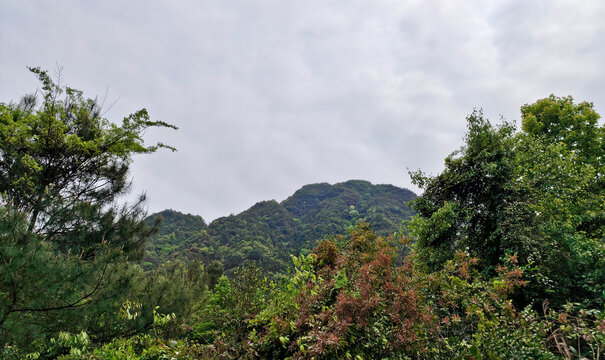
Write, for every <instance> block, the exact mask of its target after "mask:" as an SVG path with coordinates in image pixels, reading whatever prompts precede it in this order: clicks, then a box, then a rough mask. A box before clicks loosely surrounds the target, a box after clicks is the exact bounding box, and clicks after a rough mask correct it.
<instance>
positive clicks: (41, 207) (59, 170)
mask: <svg viewBox="0 0 605 360" xmlns="http://www.w3.org/2000/svg"><path fill="white" fill-rule="evenodd" d="M32 71H33V72H34V73H35V74H36V75H37V76H38V77H39V79H40V81H41V82H42V89H43V95H44V98H43V103H42V104H41V105H37V104H36V97H35V96H26V97H25V98H24V99H23V100H22V101H21V102H20V103H19V104H13V103H10V104H0V175H1V178H0V200H1V204H0V236H1V238H0V241H1V244H0V358H2V359H9V360H12V359H23V358H30V359H36V358H37V359H63V360H66V359H145V360H150V359H233V358H247V359H273V358H277V359H280V358H289V359H375V358H383V359H442V358H455V359H572V358H574V359H575V358H578V359H584V358H588V359H598V358H602V357H603V356H605V312H604V308H603V306H604V304H605V287H604V286H605V260H604V259H605V238H604V236H605V233H604V232H605V211H604V210H605V209H604V206H605V199H604V195H605V191H604V190H605V187H604V185H605V183H604V181H603V176H604V172H603V171H604V163H605V127H604V126H603V125H599V122H598V119H599V116H598V114H596V112H595V111H594V110H593V106H592V104H589V103H580V104H574V102H573V99H572V98H571V97H567V98H558V97H555V96H550V97H548V98H545V99H541V100H538V101H537V102H536V103H534V104H530V105H525V106H523V107H522V109H521V113H522V118H523V121H522V129H521V131H518V130H517V129H516V128H515V126H514V125H513V124H509V123H502V124H500V125H493V124H491V123H490V122H489V121H488V120H487V119H485V118H484V117H483V115H482V114H481V112H474V113H473V114H471V115H470V116H469V118H468V132H467V136H466V138H465V144H464V146H463V147H461V148H460V150H458V151H456V152H454V153H453V154H452V155H451V156H449V157H448V158H447V159H446V162H445V169H444V171H443V172H442V173H441V174H438V175H436V176H434V177H430V176H426V175H424V174H422V173H421V172H415V173H413V174H412V179H413V181H414V182H415V183H416V184H417V185H418V186H419V187H421V188H423V189H424V193H423V194H422V195H421V196H419V197H418V198H417V199H415V200H414V201H413V205H414V208H415V209H416V211H417V212H418V213H417V215H416V216H415V217H414V218H413V219H412V220H411V221H410V222H409V224H408V226H407V228H406V229H403V228H402V229H401V230H399V231H394V230H393V229H395V227H396V226H398V225H399V224H398V223H397V222H398V221H399V220H398V219H400V218H401V217H402V216H403V217H405V216H407V215H408V214H409V213H408V211H409V210H408V209H407V208H405V207H403V206H395V205H393V206H392V205H390V204H391V203H388V202H385V201H384V199H382V200H381V199H380V197H383V198H391V197H393V196H394V195H395V194H398V193H401V194H403V193H402V192H401V190H398V189H396V188H394V187H388V186H387V187H372V186H371V185H370V184H368V183H365V182H360V181H353V182H347V183H343V184H337V185H334V186H330V185H327V184H318V185H310V186H308V187H306V188H303V189H301V190H300V191H298V192H297V193H296V194H294V195H293V196H292V197H290V198H289V199H287V200H286V201H284V202H282V203H281V204H280V203H277V202H274V201H273V202H264V203H259V204H257V205H255V206H254V207H252V208H251V209H249V210H247V211H245V212H244V213H242V214H239V215H237V216H230V217H226V218H222V219H219V220H217V221H215V222H213V223H212V224H210V226H207V225H206V224H205V222H204V221H203V220H202V219H201V218H199V217H195V216H187V215H182V214H179V213H177V212H173V211H166V212H164V213H163V214H162V217H163V218H164V221H165V225H164V227H163V228H162V229H161V230H160V232H159V233H158V234H157V235H156V237H155V238H154V241H151V242H149V239H150V237H151V236H152V235H153V233H154V232H155V231H157V230H158V228H157V227H158V224H157V222H156V221H155V220H154V219H156V218H157V217H152V218H151V219H147V220H146V219H145V217H144V214H143V213H142V211H141V208H140V204H135V205H134V206H130V207H124V206H120V205H119V201H118V199H119V196H120V195H121V194H123V193H124V192H125V191H126V190H127V188H128V183H127V181H126V174H127V170H128V167H129V165H130V162H131V159H132V156H133V155H134V154H140V153H152V152H154V151H156V150H157V149H158V148H160V147H166V146H164V145H162V144H157V145H153V146H147V145H145V144H144V142H143V139H142V136H141V135H142V133H143V131H144V130H145V129H146V128H148V127H151V126H160V127H170V126H169V125H168V124H166V123H161V122H153V121H150V120H149V117H148V115H147V113H146V112H145V111H144V110H141V111H139V112H137V113H135V114H133V115H130V116H128V117H126V118H125V119H124V121H123V122H122V124H121V125H120V126H118V125H115V124H112V123H110V122H109V121H107V120H105V119H104V118H102V115H101V111H100V109H99V108H98V106H97V105H96V102H95V101H93V100H90V99H85V98H83V96H82V93H80V92H79V91H76V90H73V89H69V88H62V87H60V86H58V85H56V84H55V83H54V82H53V81H52V80H51V79H50V78H49V77H48V76H47V74H46V73H45V72H44V71H40V70H39V69H32ZM373 191H378V194H379V195H378V197H376V198H375V197H374V195H373ZM366 193H367V194H369V196H366V195H365V194H366ZM406 194H407V193H406ZM408 195H410V194H407V195H406V196H408ZM401 200H405V201H407V200H409V199H407V198H406V199H404V198H403V197H402V198H401ZM396 201H399V200H398V199H396ZM385 203H386V204H389V205H386V207H385V208H383V209H380V206H381V204H385ZM400 205H402V204H400ZM361 220H367V221H370V222H374V229H375V230H376V231H378V232H380V233H381V234H382V236H381V235H380V234H377V233H376V232H375V231H374V230H372V228H371V227H370V225H367V224H366V223H365V222H363V221H361ZM215 223H216V224H215ZM345 230H346V231H345ZM343 231H345V233H344V234H343V235H339V236H332V237H325V236H324V234H326V233H330V232H343ZM315 240H320V241H319V242H318V243H315V242H314V241H315ZM146 244H147V245H146ZM146 246H147V249H148V250H149V252H148V255H147V256H148V258H147V259H148V261H147V262H148V264H146V263H145V262H144V260H143V256H144V250H145V247H146ZM257 248H258V249H260V250H257ZM288 248H290V249H291V251H294V252H300V254H299V255H297V256H293V257H292V258H291V261H292V263H293V264H292V267H290V268H289V269H288V270H287V273H286V274H285V275H282V276H280V275H279V273H280V271H283V270H284V263H283V262H284V258H285V255H286V254H287V252H286V249H288ZM244 260H252V261H244ZM223 264H225V267H227V268H228V270H229V271H227V272H226V275H222V273H223ZM141 265H143V266H144V267H146V268H147V271H145V270H144V269H143V266H141Z"/></svg>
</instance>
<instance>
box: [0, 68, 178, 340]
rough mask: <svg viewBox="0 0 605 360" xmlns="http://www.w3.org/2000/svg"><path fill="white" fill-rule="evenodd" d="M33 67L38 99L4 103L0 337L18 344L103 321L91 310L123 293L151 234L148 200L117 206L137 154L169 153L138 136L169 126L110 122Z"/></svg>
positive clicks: (136, 118) (142, 119)
mask: <svg viewBox="0 0 605 360" xmlns="http://www.w3.org/2000/svg"><path fill="white" fill-rule="evenodd" d="M30 71H31V72H33V73H34V74H35V75H36V76H37V77H38V79H39V80H40V82H41V89H42V103H41V104H40V105H38V104H37V101H38V97H37V96H36V95H27V96H25V97H24V98H23V99H22V100H21V102H20V103H19V104H15V103H8V104H6V103H2V104H0V206H1V211H0V224H1V225H2V228H1V229H0V231H1V238H0V241H1V242H2V243H1V244H0V255H1V256H0V340H1V342H7V341H8V342H11V341H17V340H19V342H21V343H23V344H25V343H27V342H28V341H29V340H30V338H31V337H38V336H45V334H49V333H52V332H53V331H56V330H58V329H61V330H68V331H70V330H77V328H79V327H82V326H84V325H83V323H85V322H86V321H89V322H90V321H100V322H103V317H102V316H98V317H97V316H93V314H92V313H91V312H93V311H96V312H97V314H96V315H100V314H103V313H106V312H107V311H108V309H109V308H110V307H115V306H116V304H118V303H119V299H120V298H121V297H122V296H123V295H124V294H126V293H127V292H128V289H129V288H130V281H131V280H132V274H133V272H134V271H135V270H133V268H132V267H131V266H129V262H133V261H138V260H139V259H140V258H141V256H142V253H143V245H144V243H145V240H146V239H147V238H148V237H149V236H150V234H152V233H153V231H154V228H153V227H149V226H147V225H146V224H145V223H144V222H143V221H142V219H143V215H144V211H143V209H142V208H141V206H140V205H141V202H142V201H143V200H144V197H141V199H140V200H139V202H137V203H135V204H134V205H131V206H127V205H123V206H121V205H119V202H118V200H119V197H120V196H121V195H124V194H125V193H126V192H127V191H128V189H129V185H130V183H129V181H128V177H127V172H128V168H129V165H130V163H131V162H132V156H133V155H135V154H143V153H153V152H154V151H156V150H158V149H159V148H162V147H164V148H169V149H172V148H171V147H169V146H166V145H163V144H162V143H158V144H155V145H152V146H147V145H145V143H144V141H143V138H142V135H143V133H144V131H145V130H146V129H148V128H150V127H170V128H175V127H174V126H172V125H169V124H167V123H164V122H161V121H150V119H149V115H148V114H147V111H146V110H145V109H142V110H139V111H137V112H136V113H134V114H131V115H129V116H127V117H125V118H124V120H123V121H122V123H121V125H116V124H114V123H111V122H109V121H108V120H107V119H105V118H103V114H102V109H101V107H100V106H99V105H98V103H97V102H96V101H95V100H92V99H86V98H84V97H83V94H82V92H81V91H78V90H75V89H72V88H69V87H63V86H61V85H60V84H57V83H55V82H54V81H53V80H52V79H51V78H50V77H49V75H48V74H47V72H46V71H42V70H40V69H39V68H30ZM172 150H174V149H172ZM105 316H106V315H105ZM23 334H28V336H22V335H23Z"/></svg>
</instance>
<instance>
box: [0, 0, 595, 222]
mask: <svg viewBox="0 0 605 360" xmlns="http://www.w3.org/2000/svg"><path fill="white" fill-rule="evenodd" d="M486 3H487V2H483V1H475V2H472V1H462V0H461V1H451V0H450V1H446V0H444V1H388V0H384V1H369V0H367V1H282V0H279V1H278V0H275V1H228V0H221V1H218V0H217V1H193V0H191V1H138V2H136V1H135V2H128V4H127V5H124V4H123V2H118V1H105V2H102V3H97V4H89V3H84V2H76V1H40V2H37V4H36V5H35V6H33V5H30V4H28V3H26V2H20V1H16V0H15V1H10V0H0V46H1V48H2V49H3V51H2V52H0V65H2V66H1V67H0V79H1V81H2V84H3V86H1V87H0V101H8V100H11V99H17V98H18V97H19V96H20V95H22V94H24V93H25V92H30V91H31V90H32V89H33V88H35V86H36V83H35V81H34V79H33V77H32V76H31V75H29V74H28V73H27V72H26V70H25V66H26V65H39V66H42V67H45V68H53V67H54V66H55V64H56V63H58V64H60V65H62V66H64V68H65V70H64V77H65V82H66V83H68V84H70V85H72V86H74V87H77V88H81V89H83V90H85V91H86V92H87V93H88V94H89V95H94V94H98V93H100V94H104V92H105V91H106V89H107V88H108V89H109V90H108V94H109V96H108V100H107V103H112V102H113V101H114V100H116V99H118V98H119V100H118V101H117V102H116V103H115V105H113V107H111V109H110V110H109V112H108V114H107V116H108V117H110V118H111V119H115V120H119V119H120V117H121V116H123V115H124V114H126V113H129V112H132V111H135V110H137V109H138V108H140V107H146V108H148V110H149V111H150V113H151V115H152V116H153V117H154V118H156V119H161V120H166V121H170V122H172V123H174V124H176V125H177V126H179V127H180V130H179V131H178V132H175V133H171V132H161V133H159V132H150V133H149V134H148V137H149V139H150V140H157V139H162V141H165V142H167V143H170V144H172V145H175V146H176V147H178V149H179V151H178V152H177V153H169V152H164V153H159V154H154V155H152V156H141V157H138V158H137V159H136V160H135V164H134V166H133V172H132V175H133V178H134V181H135V191H142V190H146V191H147V193H148V195H149V198H150V203H149V207H150V210H151V211H156V210H160V209H163V208H174V209H178V210H182V211H187V212H192V213H196V214H200V215H202V216H203V217H204V218H206V219H213V218H216V217H218V216H221V215H226V214H229V213H237V212H239V211H241V210H243V209H245V208H247V207H248V206H250V205H252V204H253V203H254V202H256V201H259V200H263V199H271V198H276V199H278V200H281V199H283V198H285V197H286V196H287V195H289V194H290V193H292V192H293V191H294V190H296V189H297V188H298V187H300V186H302V185H304V184H306V183H311V182H319V181H328V182H336V181H342V180H347V179H350V178H361V179H367V180H370V181H372V182H375V183H393V184H396V185H399V186H405V187H410V188H412V189H413V190H416V189H414V188H413V187H412V186H411V184H410V182H409V179H408V176H407V172H406V168H411V169H416V168H423V169H425V170H428V171H429V172H432V173H435V172H437V171H439V169H440V168H441V166H442V163H443V158H444V157H445V156H446V155H447V154H449V153H450V152H451V151H453V150H455V149H456V148H457V147H459V146H460V144H461V141H462V140H461V138H462V136H463V134H464V128H465V116H466V115H467V114H468V113H470V112H471V111H472V109H473V108H475V107H483V108H484V109H485V112H486V114H488V115H489V116H490V118H492V119H493V120H497V118H498V115H503V116H505V117H506V118H507V119H515V118H517V117H518V109H519V107H520V106H521V105H523V104H524V103H528V102H533V101H535V100H536V99H538V98H540V97H545V96H548V95H549V94H550V93H555V94H557V95H569V94H571V95H574V96H575V97H576V98H577V99H582V100H589V101H594V102H595V105H596V107H597V110H600V109H601V108H602V106H603V105H604V104H603V95H604V91H603V87H602V86H601V84H603V80H605V79H604V78H605V75H604V72H603V70H602V64H603V63H605V40H604V39H605V36H604V35H605V34H604V31H605V25H604V24H603V22H602V21H601V19H602V18H603V17H604V15H605V7H604V5H601V2H600V1H585V2H583V3H582V4H581V5H577V4H576V3H574V2H572V1H501V2H494V3H493V4H490V5H486ZM490 3H491V2H490ZM601 112H602V111H601Z"/></svg>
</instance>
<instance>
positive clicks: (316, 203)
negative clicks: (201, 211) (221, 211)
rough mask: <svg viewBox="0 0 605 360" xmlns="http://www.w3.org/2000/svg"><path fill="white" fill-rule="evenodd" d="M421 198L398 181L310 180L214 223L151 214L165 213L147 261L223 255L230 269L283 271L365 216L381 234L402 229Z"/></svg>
mask: <svg viewBox="0 0 605 360" xmlns="http://www.w3.org/2000/svg"><path fill="white" fill-rule="evenodd" d="M415 197H416V195H415V194H414V193H413V192H412V191H410V190H407V189H402V188H398V187H396V186H393V185H373V184H371V183H370V182H367V181H362V180H350V181H346V182H343V183H338V184H334V185H331V184H328V183H320V184H311V185H305V186H303V187H302V188H301V189H299V190H298V191H296V192H295V193H294V194H293V195H292V196H290V197H289V198H287V199H286V200H284V201H282V202H281V203H279V202H277V201H275V200H270V201H261V202H259V203H257V204H255V205H254V206H252V207H251V208H249V209H248V210H246V211H244V212H242V213H240V214H237V215H230V216H226V217H221V218H218V219H216V220H214V221H213V222H212V223H210V224H209V225H206V223H205V222H204V220H203V219H202V218H201V217H200V216H196V215H190V214H182V213H179V212H178V211H174V210H164V211H162V212H160V213H157V214H153V215H151V216H150V217H149V218H148V221H150V222H153V221H154V220H155V219H156V218H158V217H161V218H162V225H161V226H160V230H159V232H158V233H157V234H156V235H155V236H154V237H153V238H152V239H150V241H149V243H148V246H147V252H146V256H145V260H144V261H145V264H144V265H145V267H146V268H152V267H154V266H157V265H159V264H160V263H162V262H164V261H166V260H168V259H171V258H179V259H185V260H193V259H199V260H202V261H203V262H205V263H208V262H210V261H212V260H219V261H221V262H222V263H223V266H224V267H225V269H226V270H229V269H232V268H234V267H236V266H238V265H240V264H242V263H244V262H245V261H248V260H250V261H254V262H256V263H257V264H258V265H259V266H261V267H262V268H263V269H265V270H266V271H269V272H276V273H277V272H283V271H284V270H285V269H287V267H288V266H289V265H290V262H291V260H290V255H292V254H294V255H297V254H299V253H301V252H308V251H309V249H312V248H313V247H314V245H315V244H316V242H317V241H318V240H321V239H322V238H324V237H326V236H332V235H339V234H345V233H346V232H347V230H348V229H349V228H350V227H351V226H352V225H354V224H356V223H357V222H359V221H365V222H368V223H370V224H371V225H372V228H373V229H374V231H376V233H378V234H380V235H388V234H392V233H393V232H396V231H397V230H398V229H399V227H400V226H401V223H402V221H404V220H407V219H409V218H410V217H411V216H412V215H413V214H414V212H413V210H412V209H411V208H410V207H409V206H408V202H409V201H410V200H413V199H414V198H415Z"/></svg>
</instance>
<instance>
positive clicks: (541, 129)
mask: <svg viewBox="0 0 605 360" xmlns="http://www.w3.org/2000/svg"><path fill="white" fill-rule="evenodd" d="M561 109H567V110H565V111H563V110H561ZM573 109H576V110H573ZM577 109H583V110H582V111H579V110H577ZM587 109H588V110H591V109H592V107H591V106H588V105H586V104H583V105H582V104H581V105H579V106H578V107H576V106H574V105H573V104H572V103H571V98H565V99H558V98H554V97H551V98H549V99H544V100H540V101H538V102H537V103H536V104H534V105H526V106H524V107H523V108H522V112H523V116H524V119H525V120H524V129H525V130H526V131H527V132H526V133H517V132H515V128H514V126H513V125H511V124H508V123H504V124H502V125H500V126H493V125H492V124H491V123H490V122H489V121H488V120H487V119H484V118H483V116H482V114H481V113H480V112H474V113H473V114H472V115H471V116H469V118H468V133H467V136H466V138H465V146H464V147H462V148H461V150H460V151H457V152H455V153H453V154H452V155H450V156H449V157H448V158H447V159H446V162H445V169H444V171H443V172H442V173H441V174H439V175H437V176H435V177H428V176H425V175H424V174H422V173H421V172H416V173H413V174H412V179H413V180H414V181H415V183H416V184H417V185H419V186H420V187H422V188H424V189H425V192H424V194H423V195H422V196H421V197H419V198H418V199H417V200H416V201H415V207H416V209H417V210H418V213H419V216H418V217H417V218H416V219H414V221H413V222H412V223H411V230H412V231H413V233H414V234H415V236H416V237H417V245H416V248H417V250H418V254H419V259H420V260H421V261H422V262H423V263H425V264H426V265H428V266H429V268H431V269H433V270H437V269H440V268H441V267H442V266H443V265H444V264H445V263H446V261H447V260H449V259H451V258H452V257H453V254H454V253H455V252H456V251H468V252H469V253H470V254H471V255H472V256H474V257H477V258H478V259H479V261H480V269H481V270H482V272H483V274H484V275H487V276H493V275H494V274H495V269H496V268H497V266H498V265H499V263H500V262H501V259H502V258H505V257H507V256H510V255H511V254H516V256H518V258H519V260H520V261H521V263H522V264H523V265H529V266H531V267H532V271H531V272H529V273H528V278H529V280H530V282H529V285H528V286H527V287H526V288H524V289H523V290H522V291H520V292H518V293H517V294H516V295H515V299H516V301H517V304H518V305H524V304H529V303H534V304H540V303H541V302H542V301H543V300H546V299H548V300H550V301H551V303H552V305H555V306H559V305H561V304H563V303H565V302H566V301H572V302H573V301H577V302H584V303H596V304H602V303H603V302H605V292H604V291H605V288H604V287H603V284H605V270H604V269H605V263H604V262H603V258H604V255H605V242H604V239H603V231H604V230H605V222H603V221H602V220H601V219H603V214H604V210H605V209H604V207H603V204H604V203H605V198H604V197H603V190H602V187H600V185H599V176H600V175H599V172H600V170H599V164H598V161H597V160H596V159H600V158H601V155H597V154H598V151H597V150H598V148H599V146H602V140H599V139H602V137H600V136H601V135H598V136H597V135H595V134H598V133H599V131H601V130H598V129H597V128H596V127H595V123H594V121H596V119H597V118H598V115H596V114H595V113H594V112H590V111H588V110H587ZM573 111H579V112H580V113H581V114H583V115H581V116H580V115H577V114H576V115H577V116H576V115H573V116H572V115H570V114H569V113H570V112H573ZM591 111H592V110H591ZM545 114H548V115H547V116H546V115H545ZM558 117H560V118H558ZM569 118H573V119H575V120H574V121H575V122H573V124H575V125H573V126H571V125H565V124H566V123H568V122H569V121H568V120H569ZM582 121H585V122H586V124H584V125H582V124H581V123H582ZM549 129H550V130H549ZM574 129H583V130H582V131H578V132H577V133H575V134H570V133H569V132H573V131H575V130H574ZM557 134H558V135H557ZM598 141H601V142H600V143H599V146H597V145H595V144H597V143H598ZM582 144H588V145H582ZM581 149H591V151H588V150H581ZM595 149H596V150H595ZM592 150H594V151H592Z"/></svg>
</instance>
